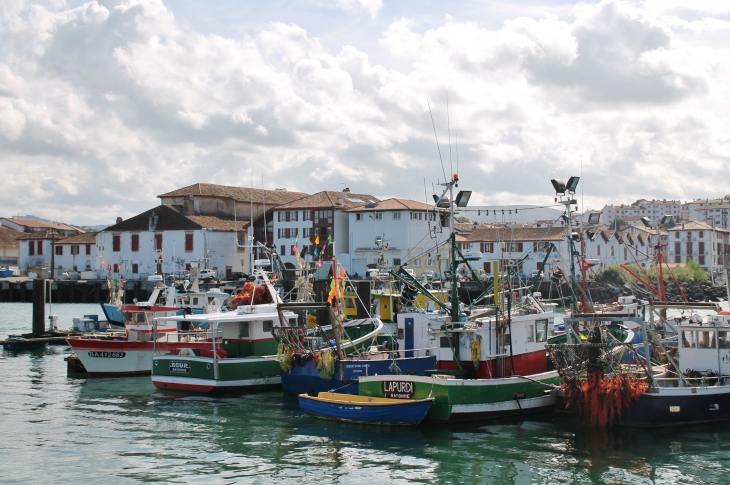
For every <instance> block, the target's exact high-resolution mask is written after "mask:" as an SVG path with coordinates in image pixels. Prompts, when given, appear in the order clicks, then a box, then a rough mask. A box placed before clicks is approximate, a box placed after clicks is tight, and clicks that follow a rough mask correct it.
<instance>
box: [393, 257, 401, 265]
mask: <svg viewBox="0 0 730 485" xmlns="http://www.w3.org/2000/svg"><path fill="white" fill-rule="evenodd" d="M393 265H394V266H400V258H393Z"/></svg>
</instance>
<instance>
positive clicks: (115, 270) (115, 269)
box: [114, 263, 122, 273]
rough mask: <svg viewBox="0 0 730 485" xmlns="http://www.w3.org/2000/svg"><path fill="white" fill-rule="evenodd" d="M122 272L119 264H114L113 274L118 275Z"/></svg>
mask: <svg viewBox="0 0 730 485" xmlns="http://www.w3.org/2000/svg"><path fill="white" fill-rule="evenodd" d="M121 270H122V266H121V265H120V264H119V263H114V272H115V273H119V272H120V271H121Z"/></svg>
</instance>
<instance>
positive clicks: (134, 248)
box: [132, 234, 139, 253]
mask: <svg viewBox="0 0 730 485" xmlns="http://www.w3.org/2000/svg"><path fill="white" fill-rule="evenodd" d="M132 251H133V252H135V253H136V252H137V251H139V234H132Z"/></svg>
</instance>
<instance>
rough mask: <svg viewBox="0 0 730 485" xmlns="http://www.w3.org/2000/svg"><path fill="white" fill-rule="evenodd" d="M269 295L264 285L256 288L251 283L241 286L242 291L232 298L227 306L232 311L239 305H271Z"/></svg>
mask: <svg viewBox="0 0 730 485" xmlns="http://www.w3.org/2000/svg"><path fill="white" fill-rule="evenodd" d="M272 301H273V299H272V298H271V293H269V289H268V288H267V287H266V285H261V286H256V285H254V284H253V283H252V282H251V281H247V282H246V284H244V285H243V289H242V290H241V291H240V292H239V293H238V294H237V295H236V296H234V297H233V299H232V300H231V302H230V303H229V306H230V307H231V308H233V309H235V308H238V307H239V306H241V305H263V304H265V303H271V302H272Z"/></svg>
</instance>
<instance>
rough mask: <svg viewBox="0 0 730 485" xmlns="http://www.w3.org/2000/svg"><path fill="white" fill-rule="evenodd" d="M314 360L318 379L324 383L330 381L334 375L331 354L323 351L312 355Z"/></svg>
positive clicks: (333, 359)
mask: <svg viewBox="0 0 730 485" xmlns="http://www.w3.org/2000/svg"><path fill="white" fill-rule="evenodd" d="M314 359H315V360H314V362H315V365H316V366H317V372H318V373H319V377H321V378H322V379H324V380H326V381H330V380H332V376H334V375H335V356H334V355H333V353H332V352H331V351H327V350H323V351H322V352H320V353H317V354H314Z"/></svg>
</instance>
